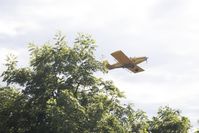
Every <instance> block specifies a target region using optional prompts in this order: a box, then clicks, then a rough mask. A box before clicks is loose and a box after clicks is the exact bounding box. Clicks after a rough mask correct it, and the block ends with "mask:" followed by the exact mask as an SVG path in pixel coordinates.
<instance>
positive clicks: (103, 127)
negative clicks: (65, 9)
mask: <svg viewBox="0 0 199 133" xmlns="http://www.w3.org/2000/svg"><path fill="white" fill-rule="evenodd" d="M95 48H96V45H95V41H94V40H93V39H92V38H91V36H89V35H83V34H79V35H78V36H77V38H76V39H75V42H74V45H73V46H72V47H69V45H68V43H67V42H66V41H65V37H64V36H62V35H61V34H58V35H56V36H55V42H54V43H46V44H44V45H43V46H41V47H39V46H37V45H35V44H30V45H29V51H30V64H29V66H28V67H22V68H19V67H17V60H16V57H15V56H12V55H10V56H8V59H7V63H6V67H7V69H6V70H5V71H4V72H3V74H2V77H3V81H4V82H7V87H1V88H0V132H2V133H4V132H5V133H7V132H9V133H26V132H28V133H35V132H36V133H40V132H42V133H79V132H81V133H98V132H99V133H109V132H116V133H129V132H133V133H148V132H152V133H187V131H188V129H189V128H190V122H189V120H188V118H186V117H184V116H181V115H180V112H179V111H178V110H173V109H171V108H169V107H164V108H160V109H159V111H158V115H157V117H153V118H152V120H149V119H148V117H147V115H146V113H145V112H143V111H142V110H135V109H134V107H133V106H132V104H127V105H125V104H121V103H120V100H121V98H124V95H123V93H122V92H120V91H119V89H118V88H117V87H116V86H114V84H113V82H112V81H105V80H103V79H101V78H98V77H96V76H95V73H96V72H102V73H106V72H107V69H106V67H105V66H106V64H103V63H101V62H100V61H98V60H96V58H95V56H94V52H95ZM11 86H15V87H11ZM16 87H17V88H19V89H16Z"/></svg>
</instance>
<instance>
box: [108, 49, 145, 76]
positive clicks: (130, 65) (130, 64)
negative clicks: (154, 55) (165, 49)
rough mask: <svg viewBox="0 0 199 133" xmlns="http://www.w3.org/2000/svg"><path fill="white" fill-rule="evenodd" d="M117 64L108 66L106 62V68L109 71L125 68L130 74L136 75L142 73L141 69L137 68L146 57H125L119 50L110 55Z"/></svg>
mask: <svg viewBox="0 0 199 133" xmlns="http://www.w3.org/2000/svg"><path fill="white" fill-rule="evenodd" d="M111 55H112V56H113V57H114V58H115V59H116V60H117V61H118V62H117V63H115V64H112V65H110V64H109V63H108V61H106V67H107V68H108V69H109V70H112V69H115V68H127V69H128V70H130V71H131V72H134V73H138V72H142V71H144V69H142V68H141V67H139V66H137V64H140V63H141V62H143V61H147V59H148V57H145V56H144V57H133V58H132V57H130V58H129V57H127V56H126V55H125V54H124V53H123V52H122V51H121V50H118V51H115V52H113V53H112V54H111Z"/></svg>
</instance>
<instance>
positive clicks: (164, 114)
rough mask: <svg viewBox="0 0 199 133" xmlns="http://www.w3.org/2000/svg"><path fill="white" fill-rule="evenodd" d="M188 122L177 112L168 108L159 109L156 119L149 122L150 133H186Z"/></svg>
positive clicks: (188, 126)
mask: <svg viewBox="0 0 199 133" xmlns="http://www.w3.org/2000/svg"><path fill="white" fill-rule="evenodd" d="M190 127H191V126H190V121H189V119H188V118H187V117H184V116H181V115H180V111H179V110H175V109H172V108H170V107H168V106H166V107H161V108H160V109H159V111H158V114H157V117H153V118H152V121H150V131H151V132H152V133H188V130H189V129H190Z"/></svg>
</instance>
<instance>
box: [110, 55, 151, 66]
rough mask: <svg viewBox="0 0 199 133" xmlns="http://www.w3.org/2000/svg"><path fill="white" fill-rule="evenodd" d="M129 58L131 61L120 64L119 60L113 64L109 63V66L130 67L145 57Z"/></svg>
mask: <svg viewBox="0 0 199 133" xmlns="http://www.w3.org/2000/svg"><path fill="white" fill-rule="evenodd" d="M130 60H131V61H132V62H133V63H128V64H120V63H119V62H117V63H114V64H112V65H110V66H109V68H110V69H114V68H132V67H134V66H135V65H137V64H140V63H142V62H144V61H146V60H147V57H133V58H130Z"/></svg>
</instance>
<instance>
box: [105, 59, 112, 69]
mask: <svg viewBox="0 0 199 133" xmlns="http://www.w3.org/2000/svg"><path fill="white" fill-rule="evenodd" d="M103 64H104V65H105V66H106V68H108V69H109V70H111V69H113V67H112V65H110V64H109V62H108V61H107V60H105V61H103Z"/></svg>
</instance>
